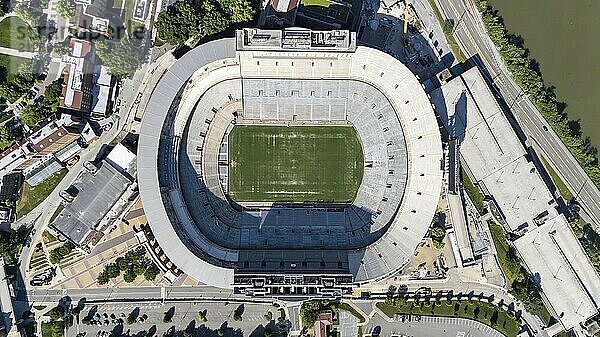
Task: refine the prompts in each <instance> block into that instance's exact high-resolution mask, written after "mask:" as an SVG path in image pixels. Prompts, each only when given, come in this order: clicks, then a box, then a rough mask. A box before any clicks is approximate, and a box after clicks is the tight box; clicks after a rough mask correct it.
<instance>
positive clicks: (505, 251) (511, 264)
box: [489, 223, 522, 284]
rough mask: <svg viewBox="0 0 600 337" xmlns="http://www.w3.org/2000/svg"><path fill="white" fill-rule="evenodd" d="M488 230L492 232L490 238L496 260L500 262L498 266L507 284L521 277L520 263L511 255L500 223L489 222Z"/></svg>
mask: <svg viewBox="0 0 600 337" xmlns="http://www.w3.org/2000/svg"><path fill="white" fill-rule="evenodd" d="M489 226H490V232H491V233H492V240H493V241H494V246H495V247H496V251H497V252H498V261H499V262H500V268H502V272H503V273H504V275H505V276H506V279H507V281H508V283H509V284H512V283H513V282H514V281H516V280H517V279H519V278H522V275H521V274H522V271H521V264H520V263H519V261H518V260H517V259H516V258H515V257H513V256H512V255H513V253H511V251H510V249H511V248H510V246H509V245H508V242H506V233H505V232H504V228H502V226H501V225H499V224H496V223H489Z"/></svg>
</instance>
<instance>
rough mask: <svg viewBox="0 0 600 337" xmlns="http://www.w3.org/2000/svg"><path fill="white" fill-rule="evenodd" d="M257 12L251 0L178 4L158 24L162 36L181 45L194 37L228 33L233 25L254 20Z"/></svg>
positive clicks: (202, 0) (209, 0) (160, 17)
mask: <svg viewBox="0 0 600 337" xmlns="http://www.w3.org/2000/svg"><path fill="white" fill-rule="evenodd" d="M255 14H256V9H255V8H254V7H253V6H252V4H251V3H250V1H248V0H221V1H215V0H201V1H200V2H199V3H196V2H188V1H182V0H180V1H177V2H175V3H174V4H172V5H170V6H169V7H168V8H167V9H166V10H165V11H162V12H160V14H159V15H158V19H157V21H156V29H157V31H158V37H159V38H160V39H161V40H163V41H166V42H168V43H171V44H180V43H183V42H185V41H187V40H188V39H190V38H192V37H197V36H199V37H205V36H210V35H214V34H218V33H220V32H223V31H225V30H226V29H227V28H228V27H229V26H230V25H237V24H240V23H242V22H247V21H251V20H252V19H253V18H254V15H255Z"/></svg>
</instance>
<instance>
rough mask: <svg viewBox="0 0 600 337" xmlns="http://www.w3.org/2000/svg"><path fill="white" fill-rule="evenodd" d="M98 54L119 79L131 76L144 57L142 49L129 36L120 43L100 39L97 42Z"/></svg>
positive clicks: (110, 71)
mask: <svg viewBox="0 0 600 337" xmlns="http://www.w3.org/2000/svg"><path fill="white" fill-rule="evenodd" d="M96 54H98V57H100V59H101V60H102V62H103V63H104V65H105V66H106V67H108V71H109V73H110V74H111V75H113V76H114V77H116V78H117V79H118V80H123V79H125V78H127V77H129V76H131V75H132V74H133V73H134V72H135V71H136V70H137V68H139V66H140V65H141V64H142V61H143V59H144V57H143V55H142V53H141V52H140V50H139V49H138V48H136V47H135V46H134V45H133V44H132V43H131V40H129V39H127V38H125V39H123V40H121V42H119V43H112V42H106V41H104V40H103V41H98V42H97V43H96Z"/></svg>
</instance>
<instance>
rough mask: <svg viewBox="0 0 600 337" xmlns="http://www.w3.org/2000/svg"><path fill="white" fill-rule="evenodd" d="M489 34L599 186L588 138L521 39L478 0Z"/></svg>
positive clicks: (484, 1) (599, 175) (594, 155)
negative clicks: (583, 136) (584, 137)
mask: <svg viewBox="0 0 600 337" xmlns="http://www.w3.org/2000/svg"><path fill="white" fill-rule="evenodd" d="M477 5H478V8H479V11H480V12H481V14H482V17H483V22H484V23H485V25H486V27H487V30H488V33H489V36H490V38H491V39H492V41H493V42H494V43H495V44H496V46H497V47H498V50H499V51H500V54H501V55H502V58H503V59H504V62H505V63H506V66H507V68H508V70H510V72H511V73H512V75H513V78H514V79H515V80H516V82H517V83H518V84H519V86H520V87H521V88H522V89H523V91H524V92H525V93H526V94H527V96H528V97H529V99H530V100H531V101H532V102H533V104H535V105H536V107H537V108H538V109H539V111H540V113H541V114H542V115H543V116H544V118H545V119H546V121H548V123H549V124H550V125H551V126H552V129H554V131H555V132H556V133H557V134H558V136H559V137H560V138H561V140H562V141H563V143H564V144H565V145H566V146H567V148H568V149H569V151H571V153H572V154H573V156H574V157H575V158H576V159H577V161H578V162H579V164H580V165H581V166H582V167H583V168H584V170H585V171H586V173H587V174H588V176H589V177H590V179H591V180H592V181H593V182H594V184H595V185H596V186H598V187H600V167H599V166H598V158H597V151H596V149H595V148H593V146H592V145H591V144H590V142H589V140H588V139H583V138H582V135H581V131H580V130H579V128H578V127H573V125H576V124H577V123H576V122H573V121H569V119H568V117H567V116H566V115H565V114H564V113H563V112H562V110H563V109H562V107H563V106H564V103H562V102H559V101H558V100H557V98H556V94H555V93H554V90H553V88H551V87H547V86H545V85H544V81H543V79H542V74H541V73H540V71H539V68H538V67H537V63H536V62H535V61H534V60H532V59H531V58H529V53H528V51H527V50H526V49H525V48H524V47H523V45H522V40H521V39H520V38H518V37H516V36H513V35H511V34H509V33H508V31H507V30H506V28H505V26H504V24H503V22H502V19H501V18H500V17H499V16H498V15H497V14H496V12H495V11H494V10H493V9H492V8H491V7H490V6H489V5H488V2H487V0H477Z"/></svg>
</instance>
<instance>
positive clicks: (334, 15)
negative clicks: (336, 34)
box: [299, 0, 352, 24]
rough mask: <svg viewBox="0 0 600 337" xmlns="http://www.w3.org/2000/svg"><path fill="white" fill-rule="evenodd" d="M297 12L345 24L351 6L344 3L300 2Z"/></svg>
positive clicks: (329, 0)
mask: <svg viewBox="0 0 600 337" xmlns="http://www.w3.org/2000/svg"><path fill="white" fill-rule="evenodd" d="M299 10H300V11H303V12H307V13H309V14H314V15H315V16H317V17H324V18H327V19H330V20H333V21H335V22H338V23H341V24H346V23H348V18H349V17H350V11H351V10H352V5H351V4H350V3H347V2H344V1H331V0H301V1H300V7H299Z"/></svg>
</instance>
